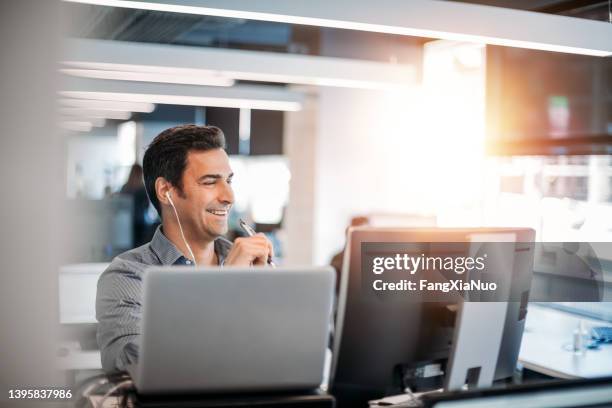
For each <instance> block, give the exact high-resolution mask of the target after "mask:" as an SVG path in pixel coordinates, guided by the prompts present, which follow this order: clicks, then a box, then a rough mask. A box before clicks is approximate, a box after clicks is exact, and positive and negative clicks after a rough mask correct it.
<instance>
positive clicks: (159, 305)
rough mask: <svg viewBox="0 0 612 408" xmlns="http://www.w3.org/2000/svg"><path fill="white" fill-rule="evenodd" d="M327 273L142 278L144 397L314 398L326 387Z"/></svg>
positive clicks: (135, 369) (137, 371) (180, 271)
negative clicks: (304, 393)
mask: <svg viewBox="0 0 612 408" xmlns="http://www.w3.org/2000/svg"><path fill="white" fill-rule="evenodd" d="M334 279H335V274H334V272H333V269H332V268H331V267H317V268H315V267H306V268H280V267H279V268H274V269H272V268H229V267H226V268H193V267H188V266H175V267H155V268H151V269H149V270H148V271H147V273H146V275H145V278H144V284H143V285H144V297H143V318H142V327H141V336H140V357H139V362H138V364H137V365H134V366H131V367H129V369H128V371H129V373H130V375H131V376H132V380H133V381H134V385H135V386H136V389H137V391H138V393H139V394H143V395H147V394H168V393H199V394H205V393H228V392H232V393H234V392H269V391H275V392H276V391H294V390H295V391H298V390H313V389H316V388H317V387H319V385H320V384H321V382H322V379H323V374H324V372H323V371H324V365H325V354H326V350H327V345H328V340H329V328H330V321H331V316H332V299H333V292H334Z"/></svg>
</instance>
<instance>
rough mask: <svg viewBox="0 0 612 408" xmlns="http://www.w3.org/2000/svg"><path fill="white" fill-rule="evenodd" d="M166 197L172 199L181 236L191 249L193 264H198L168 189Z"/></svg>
mask: <svg viewBox="0 0 612 408" xmlns="http://www.w3.org/2000/svg"><path fill="white" fill-rule="evenodd" d="M166 198H167V199H168V201H170V205H171V206H172V209H173V210H174V215H175V216H176V221H177V222H178V226H179V230H180V231H181V237H182V238H183V242H184V243H185V246H186V247H187V249H188V250H189V254H190V255H191V259H193V265H194V266H198V264H197V263H196V258H195V256H194V255H193V251H192V250H191V247H190V246H189V243H187V239H186V238H185V234H184V233H183V226H182V225H181V219H180V218H179V215H178V211H176V207H175V206H174V202H172V197H170V191H166Z"/></svg>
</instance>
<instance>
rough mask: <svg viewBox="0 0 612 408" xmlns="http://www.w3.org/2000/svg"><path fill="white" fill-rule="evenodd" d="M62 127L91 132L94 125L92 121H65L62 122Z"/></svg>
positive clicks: (74, 130)
mask: <svg viewBox="0 0 612 408" xmlns="http://www.w3.org/2000/svg"><path fill="white" fill-rule="evenodd" d="M60 127H61V128H62V129H66V130H71V131H73V132H90V131H91V129H92V128H93V125H92V124H91V123H90V122H83V121H64V122H60Z"/></svg>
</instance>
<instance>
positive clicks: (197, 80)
mask: <svg viewBox="0 0 612 408" xmlns="http://www.w3.org/2000/svg"><path fill="white" fill-rule="evenodd" d="M60 72H62V73H64V74H67V75H72V76H77V77H82V78H95V79H114V80H119V81H139V82H157V83H167V84H188V85H208V86H232V85H234V80H233V79H231V78H225V77H221V76H204V75H201V74H200V75H197V76H196V75H185V74H178V73H172V74H168V73H159V72H131V71H115V70H108V71H107V70H99V69H68V68H63V69H60Z"/></svg>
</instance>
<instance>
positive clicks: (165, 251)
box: [151, 225, 187, 265]
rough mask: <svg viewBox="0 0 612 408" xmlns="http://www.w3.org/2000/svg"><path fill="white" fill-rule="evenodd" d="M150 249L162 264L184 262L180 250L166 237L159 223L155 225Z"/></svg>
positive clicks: (180, 263) (184, 259)
mask: <svg viewBox="0 0 612 408" xmlns="http://www.w3.org/2000/svg"><path fill="white" fill-rule="evenodd" d="M151 249H152V250H153V252H155V255H157V257H158V258H159V261H160V262H161V264H162V265H175V264H179V265H182V264H185V261H186V260H187V258H185V257H184V256H183V254H182V253H181V251H179V249H178V248H177V247H176V246H175V245H174V244H173V243H172V242H171V241H170V240H169V239H168V238H166V236H165V235H164V233H163V232H162V226H161V225H160V226H158V227H157V229H156V230H155V235H153V239H151ZM181 258H182V259H181ZM177 261H180V262H177Z"/></svg>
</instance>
